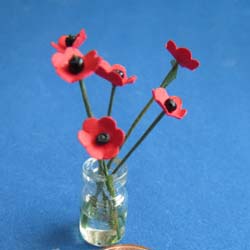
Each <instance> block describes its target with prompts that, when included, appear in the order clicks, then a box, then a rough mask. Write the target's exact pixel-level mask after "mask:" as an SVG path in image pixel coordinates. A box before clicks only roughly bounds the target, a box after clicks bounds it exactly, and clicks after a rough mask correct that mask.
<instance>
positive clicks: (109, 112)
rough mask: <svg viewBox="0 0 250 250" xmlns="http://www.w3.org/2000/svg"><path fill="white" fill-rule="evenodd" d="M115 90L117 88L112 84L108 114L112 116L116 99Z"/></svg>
mask: <svg viewBox="0 0 250 250" xmlns="http://www.w3.org/2000/svg"><path fill="white" fill-rule="evenodd" d="M115 90H116V86H115V85H112V89H111V94H110V99H109V107H108V114H107V116H111V112H112V107H113V101H114V96H115Z"/></svg>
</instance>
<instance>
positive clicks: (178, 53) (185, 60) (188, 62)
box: [165, 40, 200, 70]
mask: <svg viewBox="0 0 250 250" xmlns="http://www.w3.org/2000/svg"><path fill="white" fill-rule="evenodd" d="M165 47H166V49H167V50H168V51H169V52H170V53H171V54H172V56H173V57H174V58H175V59H176V61H177V62H178V64H180V65H181V66H182V67H186V68H188V69H191V70H194V69H196V68H197V67H198V66H199V65H200V63H199V61H198V60H196V59H193V58H192V53H191V51H190V50H189V49H187V48H178V47H177V46H176V44H175V43H174V41H172V40H170V41H168V42H167V43H166V45H165Z"/></svg>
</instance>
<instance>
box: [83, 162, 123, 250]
mask: <svg viewBox="0 0 250 250" xmlns="http://www.w3.org/2000/svg"><path fill="white" fill-rule="evenodd" d="M119 162H120V161H119V160H114V161H113V165H111V169H114V168H115V166H116V165H117V164H118V163H119ZM105 164H106V163H104V162H103V161H102V162H100V161H98V160H96V159H94V158H89V159H88V160H87V161H85V162H84V164H83V181H84V187H83V193H82V205H81V215H80V225H79V226H80V233H81V235H82V237H83V239H84V240H85V241H87V242H88V243H90V244H92V245H95V246H109V245H112V244H115V243H117V242H118V241H120V240H121V238H122V237H123V235H124V233H125V223H126V217H127V190H126V188H125V184H126V179H127V167H126V165H122V166H121V167H120V168H119V170H118V171H117V172H116V173H115V174H113V175H112V174H110V173H109V174H108V172H111V171H108V168H107V164H106V165H105ZM105 169H106V172H105Z"/></svg>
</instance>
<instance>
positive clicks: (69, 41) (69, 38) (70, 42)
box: [65, 35, 77, 47]
mask: <svg viewBox="0 0 250 250" xmlns="http://www.w3.org/2000/svg"><path fill="white" fill-rule="evenodd" d="M76 38H77V35H76V36H74V35H68V36H67V37H66V39H65V44H66V46H67V47H71V46H72V45H73V43H74V41H75V40H76Z"/></svg>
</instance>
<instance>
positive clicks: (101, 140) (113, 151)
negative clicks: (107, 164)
mask: <svg viewBox="0 0 250 250" xmlns="http://www.w3.org/2000/svg"><path fill="white" fill-rule="evenodd" d="M78 139H79V141H80V143H81V144H82V145H83V146H84V147H85V149H86V151H87V152H88V153H89V154H90V155H91V156H92V157H94V158H96V159H98V160H103V159H111V158H113V157H115V156H116V155H117V154H118V153H119V150H120V147H121V146H122V144H123V142H124V140H125V133H124V132H123V131H122V130H121V129H119V128H117V127H116V121H115V120H114V119H113V118H112V117H109V116H106V117H102V118H101V119H99V120H98V119H96V118H88V119H86V120H85V121H84V123H83V126H82V130H80V131H79V132H78Z"/></svg>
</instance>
